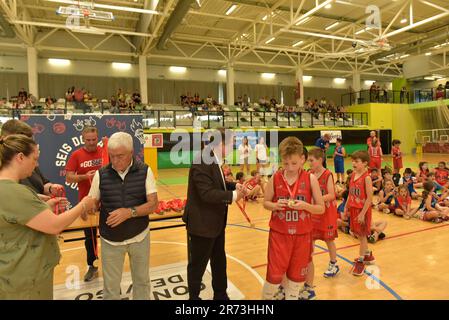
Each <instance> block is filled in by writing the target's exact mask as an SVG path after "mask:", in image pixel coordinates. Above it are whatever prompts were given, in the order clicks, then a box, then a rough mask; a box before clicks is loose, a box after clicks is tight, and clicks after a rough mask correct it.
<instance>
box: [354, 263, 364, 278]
mask: <svg viewBox="0 0 449 320" xmlns="http://www.w3.org/2000/svg"><path fill="white" fill-rule="evenodd" d="M364 272H365V265H364V264H363V261H360V260H359V259H355V261H354V265H353V266H352V274H353V275H354V276H357V277H360V276H363V273H364Z"/></svg>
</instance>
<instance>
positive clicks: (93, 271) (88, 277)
mask: <svg viewBox="0 0 449 320" xmlns="http://www.w3.org/2000/svg"><path fill="white" fill-rule="evenodd" d="M97 277H98V268H96V267H93V266H89V269H88V270H87V272H86V274H85V275H84V282H89V281H92V280H93V279H95V278H97Z"/></svg>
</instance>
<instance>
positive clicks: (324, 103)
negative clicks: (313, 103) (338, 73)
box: [320, 97, 327, 108]
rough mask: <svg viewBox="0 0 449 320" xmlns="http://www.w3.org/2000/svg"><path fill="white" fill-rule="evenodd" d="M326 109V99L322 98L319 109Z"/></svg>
mask: <svg viewBox="0 0 449 320" xmlns="http://www.w3.org/2000/svg"><path fill="white" fill-rule="evenodd" d="M326 107H327V101H326V97H322V98H321V101H320V108H326Z"/></svg>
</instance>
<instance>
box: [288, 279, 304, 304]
mask: <svg viewBox="0 0 449 320" xmlns="http://www.w3.org/2000/svg"><path fill="white" fill-rule="evenodd" d="M287 281H288V284H287V286H286V287H285V300H298V297H299V291H300V290H301V282H294V281H291V280H289V279H287Z"/></svg>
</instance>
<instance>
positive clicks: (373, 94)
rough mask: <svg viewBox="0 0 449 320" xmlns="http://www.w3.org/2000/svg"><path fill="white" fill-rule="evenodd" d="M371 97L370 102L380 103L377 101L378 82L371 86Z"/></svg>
mask: <svg viewBox="0 0 449 320" xmlns="http://www.w3.org/2000/svg"><path fill="white" fill-rule="evenodd" d="M369 96H370V102H376V101H378V99H377V96H378V90H377V83H376V82H373V84H372V85H371V87H370V89H369Z"/></svg>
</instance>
